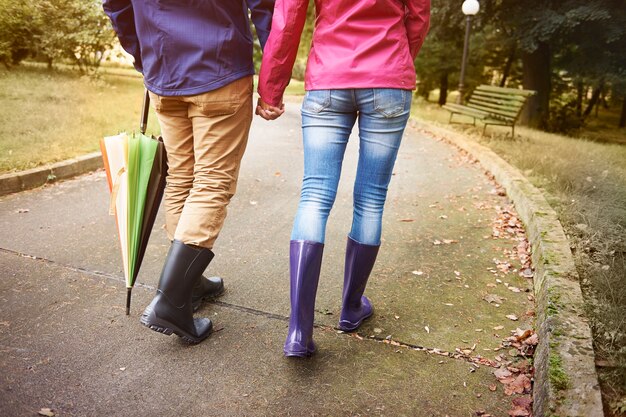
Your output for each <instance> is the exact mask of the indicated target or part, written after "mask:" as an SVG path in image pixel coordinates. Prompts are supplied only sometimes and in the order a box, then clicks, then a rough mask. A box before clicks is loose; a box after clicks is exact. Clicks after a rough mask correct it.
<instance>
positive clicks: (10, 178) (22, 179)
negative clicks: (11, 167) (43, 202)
mask: <svg viewBox="0 0 626 417" xmlns="http://www.w3.org/2000/svg"><path fill="white" fill-rule="evenodd" d="M102 166H103V164H102V154H101V153H100V152H93V153H90V154H87V155H83V156H79V157H77V158H72V159H68V160H65V161H61V162H57V163H55V164H52V165H45V166H42V167H38V168H33V169H28V170H26V171H20V172H12V173H9V174H4V175H0V196H3V195H7V194H12V193H17V192H19V191H24V190H29V189H31V188H35V187H40V186H42V185H44V184H47V183H50V182H55V181H57V180H62V179H66V178H72V177H75V176H77V175H81V174H85V173H87V172H91V171H95V170H97V169H99V168H102Z"/></svg>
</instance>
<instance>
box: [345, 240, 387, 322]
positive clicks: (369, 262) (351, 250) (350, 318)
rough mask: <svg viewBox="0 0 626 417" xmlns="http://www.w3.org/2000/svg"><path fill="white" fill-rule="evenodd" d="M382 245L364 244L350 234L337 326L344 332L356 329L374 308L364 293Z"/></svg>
mask: <svg viewBox="0 0 626 417" xmlns="http://www.w3.org/2000/svg"><path fill="white" fill-rule="evenodd" d="M378 248H380V245H378V246H373V245H364V244H362V243H359V242H357V241H356V240H353V239H351V238H350V236H348V244H347V247H346V269H345V273H344V278H343V303H342V307H341V316H340V317H339V325H338V326H337V328H338V329H339V330H343V331H344V332H351V331H354V330H356V329H357V328H358V327H359V326H360V325H361V323H363V320H365V319H366V318H368V317H370V316H371V315H372V314H373V312H374V309H373V308H372V305H371V304H370V301H369V300H368V299H367V297H365V296H364V295H363V292H364V291H365V286H366V285H367V279H368V278H369V276H370V273H371V272H372V268H373V267H374V263H375V262H376V255H378Z"/></svg>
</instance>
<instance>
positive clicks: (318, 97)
mask: <svg viewBox="0 0 626 417" xmlns="http://www.w3.org/2000/svg"><path fill="white" fill-rule="evenodd" d="M328 107H330V90H310V91H307V92H306V94H305V95H304V101H303V102H302V110H303V111H307V112H309V113H320V112H322V111H324V110H325V109H327V108H328Z"/></svg>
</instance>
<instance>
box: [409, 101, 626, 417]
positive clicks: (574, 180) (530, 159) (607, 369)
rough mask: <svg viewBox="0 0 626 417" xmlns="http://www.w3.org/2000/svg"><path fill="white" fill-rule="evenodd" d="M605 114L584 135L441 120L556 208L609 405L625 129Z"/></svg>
mask: <svg viewBox="0 0 626 417" xmlns="http://www.w3.org/2000/svg"><path fill="white" fill-rule="evenodd" d="M601 113H602V110H601ZM413 114H414V117H415V118H417V119H423V120H425V121H430V122H435V123H437V124H440V123H441V124H446V125H447V122H448V118H449V113H448V112H447V111H445V110H443V109H441V108H439V107H438V106H437V105H434V104H430V103H424V102H418V103H416V105H415V106H414V109H413ZM608 116H609V117H608V118H607V119H608V120H609V121H611V119H612V118H613V115H608ZM607 119H599V120H593V121H592V122H591V123H590V125H591V126H590V127H588V128H586V129H585V130H582V131H581V132H580V136H581V137H583V138H585V139H581V138H580V137H579V138H576V137H568V136H563V135H556V134H549V133H545V132H540V131H537V130H532V129H527V128H523V127H521V128H519V129H518V128H517V127H516V129H515V131H516V137H515V139H512V138H511V134H510V132H511V130H510V128H503V127H501V128H498V127H492V126H490V127H488V128H487V135H486V136H485V137H484V138H481V137H480V133H481V131H482V125H480V126H478V127H477V128H474V127H471V126H462V125H455V124H453V125H449V126H452V127H454V128H455V129H459V130H461V131H463V132H465V133H466V134H467V135H469V136H470V137H472V138H473V139H474V140H476V141H478V142H480V143H482V144H483V145H485V146H487V147H489V148H491V149H492V150H493V151H495V152H496V153H497V154H498V155H500V156H501V157H502V158H504V159H505V160H507V161H508V162H509V163H511V164H512V165H514V166H516V167H517V168H519V169H520V170H521V171H522V172H523V173H524V175H525V176H526V177H527V178H529V179H530V181H531V182H532V183H533V184H534V185H535V186H537V187H539V188H540V189H542V190H543V191H544V194H545V195H546V197H547V198H548V201H549V202H550V204H551V205H552V207H553V208H554V209H555V210H556V211H557V213H558V214H559V218H560V220H561V223H562V224H563V227H564V229H565V231H566V233H567V235H568V237H569V239H570V242H571V245H572V252H573V254H574V258H575V261H576V266H577V270H578V272H579V274H580V278H581V287H582V289H583V294H584V295H585V302H586V304H587V306H586V307H587V312H588V315H589V317H590V318H591V324H592V330H593V334H594V347H595V351H596V357H597V360H598V362H597V363H598V368H597V369H598V374H599V376H600V379H601V383H602V388H603V397H604V400H605V408H606V409H607V410H612V409H615V408H617V405H616V404H617V402H618V401H619V400H620V398H621V399H622V401H625V402H624V404H626V145H625V144H626V129H621V130H620V129H616V128H611V127H610V126H611V125H610V124H608V123H607ZM614 122H615V124H613V126H615V125H616V120H614ZM507 134H508V135H507ZM609 415H613V414H609ZM614 415H616V416H617V415H621V414H619V413H617V412H616V413H615V414H614Z"/></svg>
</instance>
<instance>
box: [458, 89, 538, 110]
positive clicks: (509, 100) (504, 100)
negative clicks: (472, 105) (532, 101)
mask: <svg viewBox="0 0 626 417" xmlns="http://www.w3.org/2000/svg"><path fill="white" fill-rule="evenodd" d="M473 98H480V99H483V100H487V101H493V102H494V103H497V104H502V105H507V106H514V107H522V106H523V105H524V103H525V102H526V99H525V98H523V97H522V98H520V97H502V96H498V95H493V94H485V93H483V92H481V91H474V93H473V94H472V96H471V97H470V100H471V99H473Z"/></svg>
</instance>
